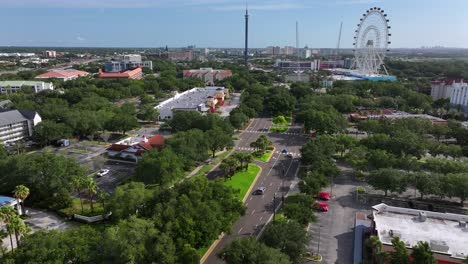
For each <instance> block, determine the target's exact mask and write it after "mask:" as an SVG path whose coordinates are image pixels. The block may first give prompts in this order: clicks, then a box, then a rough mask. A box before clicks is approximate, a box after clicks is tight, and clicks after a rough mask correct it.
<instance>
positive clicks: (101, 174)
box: [96, 169, 110, 177]
mask: <svg viewBox="0 0 468 264" xmlns="http://www.w3.org/2000/svg"><path fill="white" fill-rule="evenodd" d="M109 172H110V170H108V169H102V170H100V171H98V173H96V174H97V176H99V177H102V176H104V175H107V174H108V173H109Z"/></svg>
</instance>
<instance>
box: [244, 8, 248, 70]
mask: <svg viewBox="0 0 468 264" xmlns="http://www.w3.org/2000/svg"><path fill="white" fill-rule="evenodd" d="M244 63H245V67H248V63H249V9H248V7H246V8H245V49H244Z"/></svg>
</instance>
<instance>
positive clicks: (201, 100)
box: [155, 86, 224, 119]
mask: <svg viewBox="0 0 468 264" xmlns="http://www.w3.org/2000/svg"><path fill="white" fill-rule="evenodd" d="M219 91H224V87H219V86H207V87H195V88H193V89H190V90H187V91H185V92H183V93H178V94H176V95H175V96H174V97H171V98H169V99H167V100H165V101H163V102H161V103H160V104H159V105H157V106H156V107H155V108H156V109H158V111H159V113H160V116H161V117H162V118H163V119H165V118H166V117H172V114H173V113H172V110H173V109H187V110H188V109H197V107H198V106H200V105H203V107H204V108H206V107H205V103H206V101H207V100H208V98H209V97H213V96H215V94H216V93H217V92H219Z"/></svg>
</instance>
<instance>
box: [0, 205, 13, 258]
mask: <svg viewBox="0 0 468 264" xmlns="http://www.w3.org/2000/svg"><path fill="white" fill-rule="evenodd" d="M15 214H16V213H15V210H14V209H13V208H12V207H10V206H2V207H0V219H1V220H2V221H3V223H5V225H6V227H7V232H8V235H9V236H10V244H11V249H13V238H12V236H11V233H12V230H11V228H10V221H11V219H12V218H13V217H14V215H15Z"/></svg>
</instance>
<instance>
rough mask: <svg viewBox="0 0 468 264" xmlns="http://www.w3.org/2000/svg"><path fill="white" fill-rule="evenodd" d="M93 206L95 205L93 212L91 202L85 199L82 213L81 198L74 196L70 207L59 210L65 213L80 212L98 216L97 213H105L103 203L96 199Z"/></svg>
mask: <svg viewBox="0 0 468 264" xmlns="http://www.w3.org/2000/svg"><path fill="white" fill-rule="evenodd" d="M93 207H94V211H93V212H91V207H90V205H89V202H88V201H86V200H83V213H81V203H80V199H79V198H73V199H72V205H71V206H70V207H68V208H64V209H61V210H59V212H60V213H63V214H65V215H73V214H80V215H85V216H96V215H101V214H103V213H104V209H103V208H102V203H99V202H96V201H94V203H93Z"/></svg>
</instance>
